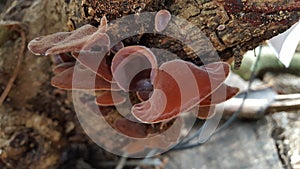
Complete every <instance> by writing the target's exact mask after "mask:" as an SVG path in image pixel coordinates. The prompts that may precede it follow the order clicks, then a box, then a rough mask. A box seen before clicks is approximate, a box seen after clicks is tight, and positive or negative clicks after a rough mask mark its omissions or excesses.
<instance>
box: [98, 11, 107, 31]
mask: <svg viewBox="0 0 300 169" xmlns="http://www.w3.org/2000/svg"><path fill="white" fill-rule="evenodd" d="M98 30H99V32H101V33H106V32H107V30H108V25H107V18H106V16H105V15H104V16H103V17H102V18H101V20H100V25H99V27H98Z"/></svg>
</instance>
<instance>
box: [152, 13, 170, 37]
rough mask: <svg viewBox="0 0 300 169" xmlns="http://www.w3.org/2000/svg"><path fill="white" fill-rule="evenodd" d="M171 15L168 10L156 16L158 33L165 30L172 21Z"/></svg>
mask: <svg viewBox="0 0 300 169" xmlns="http://www.w3.org/2000/svg"><path fill="white" fill-rule="evenodd" d="M171 17H172V16H171V14H170V12H169V11H167V10H165V9H164V10H160V11H158V12H157V14H156V15H155V30H156V31H157V32H162V31H163V30H165V29H166V28H167V26H168V24H169V22H170V20H171Z"/></svg>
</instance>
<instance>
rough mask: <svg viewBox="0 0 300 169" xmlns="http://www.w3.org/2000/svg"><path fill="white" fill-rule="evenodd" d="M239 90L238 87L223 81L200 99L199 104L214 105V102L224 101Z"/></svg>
mask: <svg viewBox="0 0 300 169" xmlns="http://www.w3.org/2000/svg"><path fill="white" fill-rule="evenodd" d="M239 91H240V90H239V88H236V87H232V86H228V85H226V84H225V83H223V84H222V85H221V86H220V87H219V88H217V89H216V90H215V91H214V92H212V93H211V94H210V95H209V96H208V97H206V98H205V99H204V100H202V101H201V102H200V104H199V106H209V105H214V104H218V103H221V102H224V101H226V100H229V99H231V98H232V97H234V96H235V95H236V94H237V93H238V92H239ZM212 95H213V96H212ZM212 97H213V98H212Z"/></svg>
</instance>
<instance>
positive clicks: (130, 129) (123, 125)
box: [114, 118, 148, 138]
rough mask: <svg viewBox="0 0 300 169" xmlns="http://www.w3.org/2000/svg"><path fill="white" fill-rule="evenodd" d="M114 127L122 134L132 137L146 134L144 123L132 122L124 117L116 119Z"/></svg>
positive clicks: (141, 136)
mask: <svg viewBox="0 0 300 169" xmlns="http://www.w3.org/2000/svg"><path fill="white" fill-rule="evenodd" d="M114 127H115V128H116V129H117V130H118V131H119V132H121V133H122V134H124V135H126V136H129V137H133V138H145V137H147V135H148V134H147V126H146V125H145V124H142V123H137V122H133V121H130V120H128V119H126V118H119V119H117V120H116V121H115V123H114Z"/></svg>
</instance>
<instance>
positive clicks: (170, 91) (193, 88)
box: [131, 60, 230, 123]
mask: <svg viewBox="0 0 300 169" xmlns="http://www.w3.org/2000/svg"><path fill="white" fill-rule="evenodd" d="M229 69H230V67H229V65H228V64H227V63H224V62H216V63H212V64H208V65H206V66H201V67H198V66H196V65H194V64H192V63H189V62H186V61H183V60H173V61H169V62H166V63H164V64H162V66H161V67H160V70H159V71H158V73H157V76H156V77H155V79H154V82H153V88H154V90H153V93H152V95H151V97H150V98H149V100H147V101H144V102H141V103H139V104H136V105H134V106H133V107H132V110H131V112H132V114H133V115H134V116H135V117H136V118H137V119H138V120H140V121H142V122H144V123H157V122H162V121H168V120H170V119H172V118H174V117H176V116H178V114H179V113H180V112H183V111H187V110H189V109H191V108H192V107H194V106H196V105H198V104H199V103H200V102H201V101H202V100H204V99H205V98H206V97H208V95H210V94H211V93H212V92H213V91H215V90H216V89H217V88H219V87H220V85H221V84H222V83H223V82H224V80H225V79H226V77H227V76H228V74H229Z"/></svg>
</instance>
